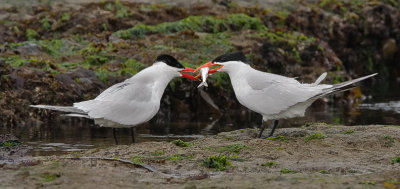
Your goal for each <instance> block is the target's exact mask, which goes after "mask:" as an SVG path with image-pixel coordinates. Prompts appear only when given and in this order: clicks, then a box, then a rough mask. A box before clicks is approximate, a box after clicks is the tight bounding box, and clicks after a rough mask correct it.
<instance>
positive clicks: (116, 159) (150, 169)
mask: <svg viewBox="0 0 400 189" xmlns="http://www.w3.org/2000/svg"><path fill="white" fill-rule="evenodd" d="M62 159H72V160H83V159H85V160H87V159H89V160H93V159H95V160H105V161H117V162H121V163H123V164H127V165H133V166H135V167H140V168H144V169H147V170H149V171H151V172H154V173H159V174H161V175H163V176H167V177H176V176H175V175H170V174H165V173H162V172H160V171H157V170H156V169H155V168H154V167H152V166H150V165H147V164H135V163H132V162H131V161H129V160H125V159H118V158H106V157H64V158H62Z"/></svg>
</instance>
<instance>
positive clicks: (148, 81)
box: [31, 55, 198, 144]
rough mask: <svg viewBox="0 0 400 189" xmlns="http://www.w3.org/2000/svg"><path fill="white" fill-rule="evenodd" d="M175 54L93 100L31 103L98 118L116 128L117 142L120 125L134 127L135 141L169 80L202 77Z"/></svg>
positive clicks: (97, 119)
mask: <svg viewBox="0 0 400 189" xmlns="http://www.w3.org/2000/svg"><path fill="white" fill-rule="evenodd" d="M193 71H194V69H193V68H188V67H187V68H184V67H183V66H182V64H180V63H179V62H178V61H177V60H176V59H175V58H174V57H172V56H170V55H160V56H158V57H157V59H156V61H155V63H154V64H153V65H152V66H150V67H148V68H146V69H144V70H142V71H140V72H139V73H137V74H136V75H134V76H132V77H131V78H129V79H126V80H125V81H123V82H121V83H117V84H115V85H113V86H111V87H109V88H108V89H106V90H105V91H103V92H102V93H101V94H100V95H99V96H97V97H96V98H95V99H93V100H88V101H83V102H77V103H74V104H73V106H50V105H31V107H34V108H44V109H50V110H58V111H63V112H68V113H70V114H67V115H68V116H77V117H86V118H90V119H94V121H95V123H96V124H98V125H100V126H103V127H111V128H113V135H114V140H115V143H116V144H118V140H117V137H116V134H115V132H116V128H131V135H132V142H133V143H134V142H135V138H134V131H133V127H134V126H136V125H139V124H141V123H144V122H147V121H149V120H150V119H151V118H152V117H153V116H154V115H156V113H157V112H158V110H159V108H160V100H161V97H162V95H163V93H164V90H165V88H166V87H167V85H168V83H169V82H170V81H171V80H172V79H173V78H175V77H184V78H188V79H193V80H198V79H197V78H195V77H193V76H192V75H190V74H187V73H185V72H193Z"/></svg>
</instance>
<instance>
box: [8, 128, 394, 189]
mask: <svg viewBox="0 0 400 189" xmlns="http://www.w3.org/2000/svg"><path fill="white" fill-rule="evenodd" d="M256 133H257V129H241V130H236V131H232V132H225V133H220V134H218V135H215V136H206V137H203V138H199V139H196V140H193V141H190V144H189V145H188V146H187V147H180V146H177V145H175V144H173V143H171V142H142V143H136V144H132V145H118V146H110V147H107V148H95V149H90V150H87V151H84V152H71V153H69V154H67V155H59V156H43V157H35V158H33V159H32V161H34V162H37V163H32V164H29V165H27V164H5V165H4V164H3V165H2V166H1V168H0V169H1V171H0V181H1V182H0V183H1V184H0V187H5V188H7V187H18V188H21V187H25V188H26V187H29V188H31V187H48V188H57V187H61V188H64V187H85V188H98V187H100V188H107V187H141V188H176V187H179V188H209V187H216V188H249V187H250V188H252V187H254V188H261V187H266V186H268V187H271V188H279V187H300V188H322V187H323V188H338V187H339V188H345V187H350V188H365V187H370V188H382V187H386V188H396V187H400V179H399V178H400V151H399V149H400V137H399V136H400V127H399V126H383V125H368V126H351V127H349V126H338V125H328V124H323V123H321V124H312V125H309V126H305V127H303V128H282V129H278V130H277V131H276V135H275V137H273V138H269V139H256V138H254V136H255V135H256ZM211 156H226V157H228V161H229V165H227V166H226V167H225V168H224V169H220V170H217V169H216V168H207V167H206V166H207V165H206V164H205V163H204V161H205V159H207V158H208V157H211ZM89 157H92V158H94V157H96V158H103V159H106V160H100V159H87V158H89ZM107 158H110V159H121V160H126V161H128V163H124V162H119V161H110V160H107ZM396 158H397V159H396ZM129 162H132V163H134V164H144V165H146V166H151V167H152V168H154V169H155V170H156V172H152V171H149V170H148V169H144V168H142V167H140V166H137V165H136V166H135V165H132V164H131V163H129Z"/></svg>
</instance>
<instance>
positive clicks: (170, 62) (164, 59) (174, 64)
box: [156, 54, 185, 68]
mask: <svg viewBox="0 0 400 189" xmlns="http://www.w3.org/2000/svg"><path fill="white" fill-rule="evenodd" d="M156 62H164V63H165V64H167V65H168V66H172V67H175V68H185V67H183V66H182V64H181V63H179V61H178V60H176V59H175V58H174V57H173V56H171V55H167V54H162V55H160V56H158V57H157V59H156Z"/></svg>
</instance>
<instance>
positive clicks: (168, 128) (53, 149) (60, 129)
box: [0, 96, 400, 156]
mask: <svg viewBox="0 0 400 189" xmlns="http://www.w3.org/2000/svg"><path fill="white" fill-rule="evenodd" d="M398 97H400V96H398ZM394 99H395V98H394ZM398 100H399V99H397V101H389V102H387V103H381V102H379V103H373V99H372V100H371V99H367V101H369V102H368V103H363V104H359V102H358V103H357V102H356V103H351V104H341V103H332V102H333V101H334V97H332V96H330V97H328V98H326V99H321V100H318V101H316V102H315V103H314V104H313V105H312V106H311V107H310V108H309V109H308V111H307V112H306V117H304V118H294V119H287V120H281V122H280V124H279V128H283V127H299V126H301V125H303V124H305V123H306V122H326V123H332V124H345V125H358V124H365V125H368V124H394V125H398V124H400V123H399V120H400V101H398ZM329 102H330V103H329ZM228 111H229V112H223V113H220V114H218V113H215V112H214V113H198V115H196V116H193V115H190V114H189V113H179V112H170V113H169V114H171V115H168V116H167V117H168V120H169V121H158V119H157V117H155V118H154V119H153V120H151V121H150V122H149V123H146V124H143V125H140V126H138V127H137V128H136V133H137V134H138V136H137V141H138V142H143V141H160V140H164V141H165V140H166V141H170V140H173V139H176V138H181V139H183V140H192V139H194V138H199V137H202V136H204V135H212V134H216V133H220V132H225V131H232V130H237V129H242V128H256V127H259V125H260V124H261V116H260V115H259V114H257V113H254V112H251V111H249V110H248V109H246V108H244V107H239V108H237V109H234V110H232V109H231V110H228ZM204 112H206V111H204ZM159 116H164V117H165V115H159ZM0 133H12V134H13V135H15V136H16V137H18V138H20V139H21V141H23V142H25V143H26V144H28V145H29V146H32V147H33V150H32V151H31V154H32V155H34V156H36V155H52V154H63V153H68V152H71V151H72V152H73V151H80V150H85V149H93V148H102V147H107V146H110V145H114V140H113V136H112V129H110V128H102V127H99V126H97V125H94V124H93V121H91V120H88V119H84V118H70V117H63V116H57V117H56V119H55V120H51V121H50V122H44V123H41V124H33V125H17V126H12V127H0ZM118 139H119V141H120V143H121V144H130V142H131V139H130V132H129V129H119V130H118Z"/></svg>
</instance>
